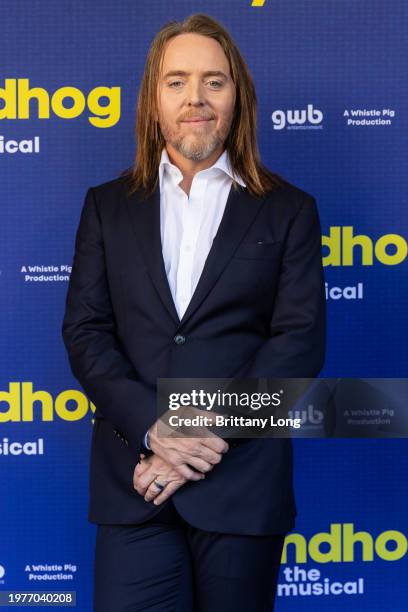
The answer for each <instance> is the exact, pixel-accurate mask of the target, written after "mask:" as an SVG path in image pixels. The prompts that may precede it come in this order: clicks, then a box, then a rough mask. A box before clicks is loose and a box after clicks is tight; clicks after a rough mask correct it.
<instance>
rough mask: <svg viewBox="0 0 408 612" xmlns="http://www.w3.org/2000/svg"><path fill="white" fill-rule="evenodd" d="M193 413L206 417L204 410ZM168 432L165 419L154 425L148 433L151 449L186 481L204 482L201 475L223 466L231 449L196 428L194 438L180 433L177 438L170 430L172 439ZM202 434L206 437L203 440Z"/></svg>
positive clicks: (222, 441)
mask: <svg viewBox="0 0 408 612" xmlns="http://www.w3.org/2000/svg"><path fill="white" fill-rule="evenodd" d="M190 413H191V414H193V413H194V414H197V413H199V414H201V415H202V414H203V412H202V410H199V411H198V410H197V409H194V408H190ZM158 429H159V430H160V433H159V431H158ZM165 430H166V425H165V424H164V423H163V420H162V419H158V420H157V421H156V422H155V423H153V425H152V426H151V427H150V429H149V442H150V447H151V449H152V451H153V452H154V453H155V454H156V455H158V456H159V457H161V458H162V459H163V460H165V461H167V462H168V463H170V464H171V465H172V466H173V467H174V468H175V469H176V470H177V471H178V472H179V473H180V474H181V476H183V477H184V478H186V479H187V480H201V478H202V474H203V473H204V474H205V473H207V472H209V471H210V470H212V469H213V467H214V465H216V464H217V463H220V461H221V459H222V456H223V454H224V453H226V452H227V451H228V449H229V446H228V443H227V442H226V441H225V440H223V439H222V438H220V437H219V436H217V435H216V434H214V433H212V432H211V431H210V430H208V429H206V428H205V427H195V428H194V434H195V435H194V437H191V436H186V435H184V436H183V434H182V433H181V432H178V433H177V436H175V435H174V430H172V429H171V428H168V433H169V435H165V433H163V432H164V431H165ZM200 433H203V434H205V435H203V436H202V437H200ZM192 468H194V470H193V469H192ZM195 470H197V471H195ZM197 472H198V473H197Z"/></svg>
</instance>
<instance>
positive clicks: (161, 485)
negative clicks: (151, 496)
mask: <svg viewBox="0 0 408 612" xmlns="http://www.w3.org/2000/svg"><path fill="white" fill-rule="evenodd" d="M153 484H155V485H156V487H157V488H158V489H159V490H160V491H163V489H164V487H165V486H166V484H167V483H164V484H161V483H160V482H157V480H156V479H155V480H153Z"/></svg>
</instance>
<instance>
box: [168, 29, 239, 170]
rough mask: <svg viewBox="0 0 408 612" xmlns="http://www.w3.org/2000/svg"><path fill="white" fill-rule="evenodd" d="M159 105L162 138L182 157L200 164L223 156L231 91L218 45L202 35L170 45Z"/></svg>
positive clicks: (183, 37) (232, 99)
mask: <svg viewBox="0 0 408 612" xmlns="http://www.w3.org/2000/svg"><path fill="white" fill-rule="evenodd" d="M158 104H159V115H158V118H159V125H160V129H161V132H162V134H163V137H164V139H165V140H166V143H167V144H168V145H171V146H172V147H174V149H176V150H177V151H178V152H179V153H180V154H181V155H183V157H185V158H187V159H191V160H194V161H202V160H205V159H207V158H208V157H210V156H211V155H212V153H213V152H214V151H216V150H217V149H220V151H221V150H222V148H223V144H224V142H225V140H226V138H227V136H228V133H229V131H230V127H231V122H232V118H233V113H234V105H235V85H234V83H233V81H232V78H231V74H230V70H229V64H228V60H227V57H226V55H225V53H224V51H223V49H222V47H221V45H220V44H219V43H218V42H217V41H216V40H214V39H213V38H209V37H208V36H202V35H201V34H180V35H179V36H176V37H175V38H172V39H171V40H170V42H169V43H168V45H167V47H166V50H165V52H164V57H163V64H162V72H161V75H160V78H159V83H158ZM197 119H201V121H197Z"/></svg>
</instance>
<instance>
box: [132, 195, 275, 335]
mask: <svg viewBox="0 0 408 612" xmlns="http://www.w3.org/2000/svg"><path fill="white" fill-rule="evenodd" d="M264 201H265V198H262V199H258V198H255V197H253V196H251V195H250V194H249V192H248V190H247V189H245V188H243V187H241V186H239V188H238V190H237V191H235V190H234V189H233V188H232V186H231V189H230V191H229V194H228V199H227V203H226V206H225V210H224V214H223V217H222V219H221V223H220V225H219V227H218V231H217V233H216V235H215V237H214V240H213V243H212V245H211V249H210V252H209V254H208V257H207V259H206V261H205V264H204V268H203V271H202V273H201V276H200V279H199V281H198V284H197V286H196V289H195V291H194V293H193V295H192V298H191V300H190V303H189V305H188V307H187V310H186V311H185V313H184V315H183V317H182V319H181V321H180V319H179V316H178V314H177V310H176V307H175V304H174V301H173V297H172V294H171V290H170V286H169V283H168V280H167V275H166V269H165V265H164V260H163V254H162V244H161V235H160V189H159V186H157V187H156V189H155V191H154V192H153V194H152V195H151V196H150V197H149V198H147V199H146V200H140V199H139V198H138V194H137V193H135V194H133V195H132V196H130V197H128V198H127V207H128V210H129V214H130V218H131V223H132V226H133V230H134V232H135V234H136V242H137V244H138V246H139V248H140V250H141V252H142V254H143V257H144V260H145V263H146V266H147V269H148V272H149V276H150V278H151V280H152V282H153V284H154V286H155V287H156V290H157V292H158V294H159V296H160V298H161V300H162V302H163V304H164V306H165V307H166V308H167V310H168V311H169V313H170V315H171V316H172V318H173V319H174V321H175V323H176V324H177V326H182V325H184V324H185V323H186V322H187V320H188V319H189V318H190V317H191V316H192V315H193V314H194V312H195V311H196V310H197V308H198V307H199V306H200V304H201V303H202V302H203V300H204V299H205V298H206V296H207V295H208V293H209V292H210V291H211V289H212V287H213V286H214V284H215V283H216V281H217V280H218V278H219V276H220V275H221V273H222V271H223V270H224V268H225V266H226V265H227V263H228V261H229V260H230V258H231V257H232V256H233V254H234V251H235V250H236V249H237V247H238V245H239V244H240V242H241V240H242V239H243V237H244V236H245V234H246V232H247V231H248V230H249V228H250V225H251V224H252V222H253V221H254V220H255V217H256V215H257V214H258V212H259V211H260V209H261V207H262V205H263V203H264Z"/></svg>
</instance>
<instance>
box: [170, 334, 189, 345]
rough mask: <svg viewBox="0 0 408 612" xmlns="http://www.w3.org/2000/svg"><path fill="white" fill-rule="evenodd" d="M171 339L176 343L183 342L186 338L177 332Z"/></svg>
mask: <svg viewBox="0 0 408 612" xmlns="http://www.w3.org/2000/svg"><path fill="white" fill-rule="evenodd" d="M173 340H174V342H175V343H176V344H184V343H185V341H186V338H185V336H182V335H181V334H177V336H174V338H173Z"/></svg>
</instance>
